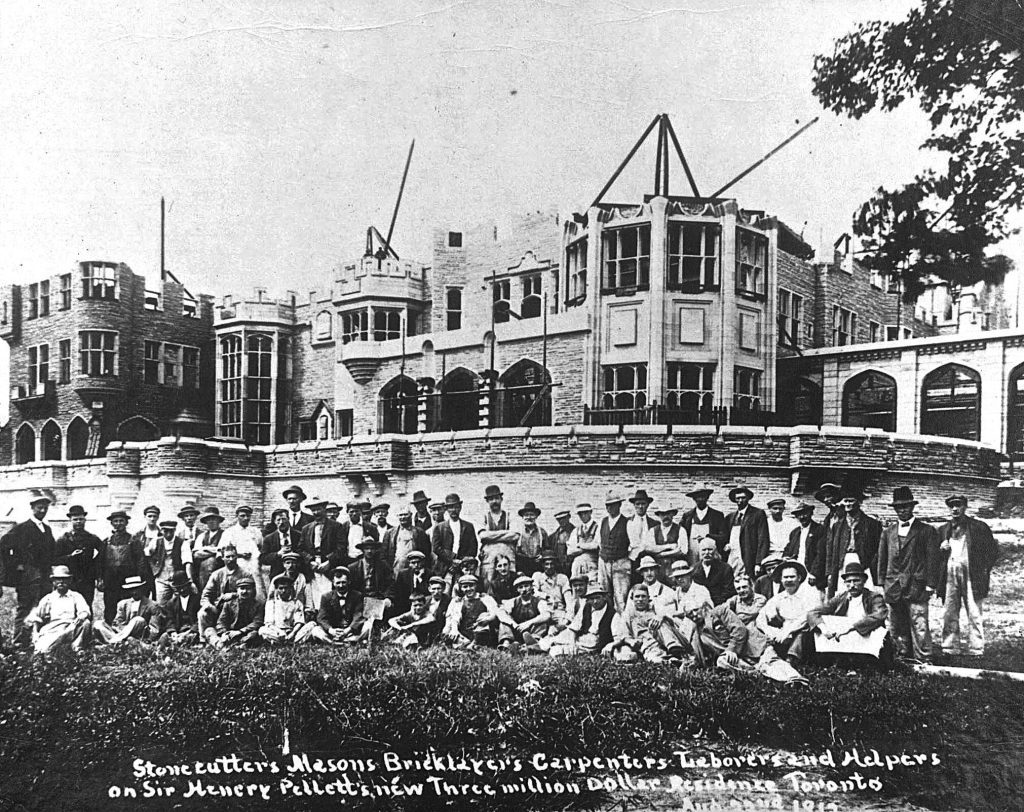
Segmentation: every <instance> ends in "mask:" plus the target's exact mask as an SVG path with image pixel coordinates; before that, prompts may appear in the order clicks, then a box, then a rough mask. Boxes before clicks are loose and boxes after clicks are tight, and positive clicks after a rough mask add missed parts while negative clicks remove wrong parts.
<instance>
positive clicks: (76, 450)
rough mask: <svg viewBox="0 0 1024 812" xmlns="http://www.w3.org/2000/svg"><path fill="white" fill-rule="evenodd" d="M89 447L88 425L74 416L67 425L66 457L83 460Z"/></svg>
mask: <svg viewBox="0 0 1024 812" xmlns="http://www.w3.org/2000/svg"><path fill="white" fill-rule="evenodd" d="M88 449H89V425H88V424H87V423H86V422H85V421H84V420H83V419H82V418H81V417H78V416H76V417H75V418H74V419H73V420H72V421H71V423H70V425H68V459H69V460H84V459H85V458H86V456H87V453H86V452H87V451H88Z"/></svg>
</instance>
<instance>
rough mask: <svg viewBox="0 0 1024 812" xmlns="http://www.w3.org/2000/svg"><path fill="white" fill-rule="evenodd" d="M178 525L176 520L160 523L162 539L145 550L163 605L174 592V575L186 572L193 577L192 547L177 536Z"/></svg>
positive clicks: (158, 600)
mask: <svg viewBox="0 0 1024 812" xmlns="http://www.w3.org/2000/svg"><path fill="white" fill-rule="evenodd" d="M177 529H178V523H177V522H176V521H175V520H174V519H165V520H164V521H162V522H160V538H159V539H157V540H155V541H154V542H151V543H150V544H151V546H150V547H147V548H146V550H145V553H146V559H147V560H148V562H149V566H150V570H151V571H152V573H153V580H154V582H155V593H156V602H157V603H163V602H164V601H165V600H167V599H168V598H170V596H171V594H172V593H173V592H174V588H173V587H172V586H171V579H172V578H173V577H174V573H176V572H178V571H179V570H181V571H184V572H185V573H186V574H188V576H189V577H191V576H192V545H191V544H189V543H187V542H186V541H185V539H183V538H181V537H180V536H177V535H175V533H176V531H177Z"/></svg>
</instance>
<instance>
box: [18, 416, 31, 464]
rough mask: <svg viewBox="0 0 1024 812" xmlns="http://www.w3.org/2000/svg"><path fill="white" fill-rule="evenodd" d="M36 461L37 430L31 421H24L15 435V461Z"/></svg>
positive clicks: (19, 462)
mask: <svg viewBox="0 0 1024 812" xmlns="http://www.w3.org/2000/svg"><path fill="white" fill-rule="evenodd" d="M35 461H36V430H35V429H34V428H32V426H31V425H30V424H29V423H22V425H21V428H20V429H18V433H17V434H16V435H14V462H15V464H16V465H22V464H23V463H26V462H35Z"/></svg>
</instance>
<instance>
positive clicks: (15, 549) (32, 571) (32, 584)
mask: <svg viewBox="0 0 1024 812" xmlns="http://www.w3.org/2000/svg"><path fill="white" fill-rule="evenodd" d="M29 508H30V509H31V511H32V516H31V518H29V519H28V520H26V521H24V522H21V523H20V524H16V525H14V527H12V528H11V530H10V531H9V532H8V533H7V535H5V536H4V537H3V538H2V539H0V562H2V563H0V571H2V572H3V585H4V586H10V587H14V590H15V593H16V595H17V598H18V604H17V608H16V609H15V610H14V645H15V646H18V647H21V648H27V647H28V646H29V643H30V642H31V633H30V630H29V628H28V627H27V626H26V625H25V618H27V617H28V613H29V612H31V611H32V608H33V607H34V606H35V605H36V604H37V603H39V601H40V600H41V599H42V597H43V595H44V594H46V593H47V592H49V591H50V587H49V579H50V571H51V567H52V566H53V560H54V557H55V553H56V548H57V543H56V541H55V540H54V538H53V531H52V530H51V529H50V525H48V524H47V523H46V522H44V521H43V519H45V518H46V513H47V511H48V510H49V509H50V499H49V497H47V496H46V495H45V494H43V493H42V492H41V491H32V494H31V497H30V500H29Z"/></svg>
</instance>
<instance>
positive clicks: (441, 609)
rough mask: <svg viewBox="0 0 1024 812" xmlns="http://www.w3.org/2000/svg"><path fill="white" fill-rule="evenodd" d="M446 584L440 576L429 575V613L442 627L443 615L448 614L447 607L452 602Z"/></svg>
mask: <svg viewBox="0 0 1024 812" xmlns="http://www.w3.org/2000/svg"><path fill="white" fill-rule="evenodd" d="M447 590H448V584H447V583H445V580H444V578H442V577H441V576H440V575H431V576H430V580H429V581H427V595H428V597H429V598H430V601H429V605H430V612H431V614H433V615H434V617H436V618H437V619H438V621H439V622H440V623H441V625H442V626H444V618H445V615H447V614H448V606H449V604H450V603H451V602H452V598H451V595H449V594H448V593H447Z"/></svg>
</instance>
